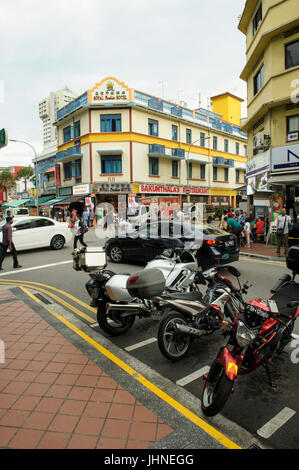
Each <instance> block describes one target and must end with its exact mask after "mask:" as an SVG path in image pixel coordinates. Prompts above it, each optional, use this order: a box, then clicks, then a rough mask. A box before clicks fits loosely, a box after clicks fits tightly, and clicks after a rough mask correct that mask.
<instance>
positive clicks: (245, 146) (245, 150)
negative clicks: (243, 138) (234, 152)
mask: <svg viewBox="0 0 299 470" xmlns="http://www.w3.org/2000/svg"><path fill="white" fill-rule="evenodd" d="M244 155H245V157H247V145H244Z"/></svg>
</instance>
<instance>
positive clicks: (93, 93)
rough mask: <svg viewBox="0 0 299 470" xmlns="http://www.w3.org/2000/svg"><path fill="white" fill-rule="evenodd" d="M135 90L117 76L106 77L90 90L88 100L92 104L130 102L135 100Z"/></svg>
mask: <svg viewBox="0 0 299 470" xmlns="http://www.w3.org/2000/svg"><path fill="white" fill-rule="evenodd" d="M133 96H134V90H132V89H131V88H128V87H127V85H125V84H124V83H123V82H120V81H119V80H117V78H114V77H109V78H105V79H104V80H102V81H101V82H99V83H97V84H96V85H95V86H94V87H93V88H92V89H91V90H89V92H88V102H89V103H91V104H103V105H104V104H107V103H109V104H111V103H113V104H114V103H117V104H122V103H128V102H131V101H133Z"/></svg>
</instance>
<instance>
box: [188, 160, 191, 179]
mask: <svg viewBox="0 0 299 470" xmlns="http://www.w3.org/2000/svg"><path fill="white" fill-rule="evenodd" d="M188 167H189V168H188ZM187 178H188V179H189V178H192V163H190V162H189V164H188V163H187Z"/></svg>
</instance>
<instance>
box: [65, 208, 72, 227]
mask: <svg viewBox="0 0 299 470" xmlns="http://www.w3.org/2000/svg"><path fill="white" fill-rule="evenodd" d="M70 219H71V214H70V211H69V210H68V208H66V210H65V220H66V223H67V224H68V226H70Z"/></svg>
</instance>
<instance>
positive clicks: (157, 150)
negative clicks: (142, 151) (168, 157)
mask: <svg viewBox="0 0 299 470" xmlns="http://www.w3.org/2000/svg"><path fill="white" fill-rule="evenodd" d="M148 154H149V156H160V155H162V156H165V145H158V144H149V149H148Z"/></svg>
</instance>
